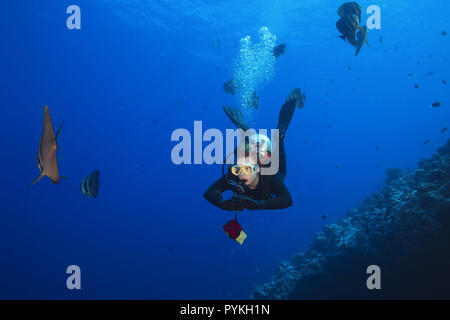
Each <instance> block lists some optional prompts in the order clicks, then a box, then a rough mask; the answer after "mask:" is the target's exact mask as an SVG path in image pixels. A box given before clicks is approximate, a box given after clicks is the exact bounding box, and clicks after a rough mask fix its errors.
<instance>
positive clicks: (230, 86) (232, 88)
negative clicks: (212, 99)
mask: <svg viewBox="0 0 450 320" xmlns="http://www.w3.org/2000/svg"><path fill="white" fill-rule="evenodd" d="M236 89H237V87H236V84H235V83H234V81H233V79H230V80H228V81H227V82H225V83H224V84H223V91H225V92H226V93H229V94H231V95H234V94H235V93H236Z"/></svg>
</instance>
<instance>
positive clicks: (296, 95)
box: [286, 88, 306, 109]
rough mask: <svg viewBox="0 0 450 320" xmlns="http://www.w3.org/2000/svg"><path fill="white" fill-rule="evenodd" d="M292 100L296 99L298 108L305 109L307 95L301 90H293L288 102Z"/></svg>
mask: <svg viewBox="0 0 450 320" xmlns="http://www.w3.org/2000/svg"><path fill="white" fill-rule="evenodd" d="M292 99H296V102H295V106H296V107H297V108H300V109H303V108H304V107H305V100H306V95H305V93H302V91H301V90H300V88H295V89H294V90H292V91H291V92H290V93H289V95H288V97H287V98H286V101H288V100H292Z"/></svg>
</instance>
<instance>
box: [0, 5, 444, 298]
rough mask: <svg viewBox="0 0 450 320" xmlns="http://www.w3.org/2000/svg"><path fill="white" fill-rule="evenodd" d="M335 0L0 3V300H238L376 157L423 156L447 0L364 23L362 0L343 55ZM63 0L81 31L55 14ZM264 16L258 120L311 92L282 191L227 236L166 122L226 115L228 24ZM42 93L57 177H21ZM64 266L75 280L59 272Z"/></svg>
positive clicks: (299, 116) (439, 115)
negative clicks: (354, 41)
mask: <svg viewBox="0 0 450 320" xmlns="http://www.w3.org/2000/svg"><path fill="white" fill-rule="evenodd" d="M342 2H343V1H331V0H321V1H316V0H314V1H313V0H309V1H292V0H283V1H281V0H278V1H265V0H264V1H259V0H258V1H257V0H254V1H244V2H243V1H235V0H229V1H226V2H225V1H208V2H207V3H208V4H207V3H206V1H200V0H192V1H169V0H166V1H149V0H145V1H137V0H135V1H131V0H129V1H125V0H122V1H119V0H108V1H87V0H76V1H51V0H45V1H44V0H41V1H35V0H28V1H13V0H6V1H2V2H1V4H0V15H1V19H0V27H1V28H0V30H1V35H2V37H1V43H2V49H1V50H0V88H1V89H0V94H1V105H2V107H1V110H2V125H1V126H0V147H1V150H2V151H1V160H0V163H1V168H2V170H1V176H2V179H1V192H0V211H1V219H0V298H3V299H5V298H8V299H10V298H20V299H22V298H25V299H35V298H40V299H53V298H56V299H71V298H74V299H78V298H87V299H109V298H113V299H121V298H124V299H129V298H138V299H247V298H248V297H249V295H250V294H251V292H252V284H254V283H261V282H264V281H267V280H268V279H269V278H270V276H271V275H272V274H273V272H274V271H275V270H276V267H277V265H278V264H279V262H280V261H281V260H285V259H289V258H290V257H291V256H293V255H294V254H295V253H297V252H300V251H304V250H306V249H307V248H308V246H309V244H310V242H311V240H312V236H313V234H314V233H316V232H319V231H320V230H321V227H322V226H323V224H324V223H333V222H336V221H337V220H338V219H339V218H340V217H343V216H344V215H345V213H346V211H347V210H349V209H350V208H352V207H357V206H358V205H359V204H360V202H361V201H362V200H363V199H364V198H366V197H367V196H370V195H371V194H372V193H374V192H376V191H377V190H378V189H379V188H380V187H381V186H382V185H383V180H384V178H385V174H384V170H385V169H386V168H388V167H399V168H402V169H407V168H415V167H416V163H417V161H418V160H419V159H421V158H424V157H428V156H430V155H431V154H433V153H434V152H435V150H436V148H437V147H438V146H440V145H442V144H443V143H444V142H445V141H446V139H448V133H445V134H442V133H441V129H442V128H444V127H445V126H448V125H450V109H449V106H450V94H449V92H450V91H449V89H448V85H445V84H443V83H442V80H444V79H445V80H447V81H450V66H449V60H448V59H450V57H448V53H449V52H450V51H449V49H450V42H449V41H450V35H447V36H443V35H441V31H443V30H447V31H448V30H449V29H450V25H449V20H448V17H447V13H448V12H449V11H450V2H448V1H444V0H434V1H432V2H430V1H429V2H424V1H419V0H397V1H395V4H394V3H392V1H387V0H377V1H359V3H360V4H361V6H362V7H363V21H364V20H365V19H366V18H367V16H368V15H367V14H365V9H366V8H367V7H368V6H369V5H371V4H377V5H379V6H380V8H381V13H382V21H381V30H370V31H369V38H368V40H369V43H370V48H369V47H366V46H364V47H363V48H362V50H361V52H360V54H359V55H358V56H357V57H355V55H354V50H353V49H352V48H351V47H350V46H349V45H348V44H345V43H344V42H343V41H342V40H341V39H339V38H338V37H337V35H338V32H337V30H336V27H335V23H336V21H337V19H338V16H337V14H336V9H337V7H338V6H339V4H341V3H342ZM71 4H76V5H78V6H79V7H80V8H81V30H68V29H67V27H66V19H67V17H68V16H69V15H68V14H66V8H67V7H68V6H69V5H71ZM262 26H266V27H268V29H269V30H270V32H271V33H272V34H274V35H276V37H277V41H278V43H287V44H288V46H287V52H286V54H285V55H283V56H282V57H280V58H279V59H278V60H277V61H276V65H275V74H274V76H273V77H272V79H271V80H270V81H269V82H268V83H266V84H265V85H264V86H262V87H261V88H260V90H259V91H258V95H259V97H260V105H259V109H258V110H257V111H256V112H255V115H254V116H255V118H254V123H256V127H257V128H269V129H270V128H273V127H274V126H275V125H276V118H277V116H278V111H279V108H280V106H281V104H282V103H283V102H284V100H285V98H286V97H287V95H288V93H289V92H290V91H291V90H292V89H293V88H295V87H300V88H301V89H302V91H304V92H305V93H306V98H307V100H306V102H305V108H304V109H298V110H297V111H296V113H295V115H294V118H293V120H292V122H291V126H290V128H289V131H288V133H287V138H286V141H285V142H286V149H287V161H288V174H287V178H286V180H285V183H286V185H287V187H288V188H289V190H290V192H291V195H292V198H293V202H294V204H293V206H292V207H290V208H288V209H284V210H270V211H247V212H244V213H242V214H241V215H240V216H239V221H240V223H241V224H242V226H243V227H244V230H245V232H246V233H247V235H248V238H247V239H246V240H245V242H244V245H242V246H240V245H239V244H237V243H236V242H234V241H232V240H230V239H229V238H228V237H227V236H226V235H225V233H224V232H223V230H222V226H223V224H224V223H225V222H226V221H228V220H229V219H231V218H233V215H234V214H233V213H230V212H225V211H222V210H220V209H218V208H216V207H213V206H212V205H211V204H209V203H208V202H207V201H206V200H205V199H204V198H203V196H202V194H203V192H204V191H205V190H206V189H207V188H208V187H209V186H210V185H211V184H212V183H213V182H214V181H216V179H218V178H219V177H220V174H221V168H220V166H219V165H206V164H201V165H181V166H176V165H174V164H173V163H172V161H171V157H170V153H171V150H172V148H173V147H174V145H175V144H176V143H175V142H172V141H171V140H170V136H171V133H172V132H173V131H174V130H175V129H177V128H186V129H188V130H189V131H191V132H193V126H194V120H201V121H203V130H206V129H208V128H218V129H220V130H223V131H225V129H227V128H233V125H232V123H231V122H230V121H229V120H228V119H227V118H226V116H225V114H224V113H223V111H222V105H234V106H238V105H239V100H238V98H237V97H233V96H231V95H227V94H226V93H225V92H224V91H223V90H222V84H223V83H224V82H225V81H226V80H228V79H229V78H230V77H231V75H232V73H233V63H234V61H235V59H236V57H237V56H238V54H239V40H240V39H241V38H242V37H244V36H246V35H251V36H252V38H254V39H257V32H258V30H259V28H260V27H262ZM380 36H383V42H380V41H379V37H380ZM216 39H220V47H219V48H215V47H214V41H215V40H216ZM418 62H420V65H419V64H418ZM349 66H351V70H349V69H348V67H349ZM216 68H219V69H218V71H217V69H216ZM430 71H435V74H434V75H431V76H429V77H423V75H424V74H426V73H427V72H430ZM408 73H413V74H414V75H413V76H412V77H409V76H408ZM332 79H334V80H335V81H334V83H332V82H331V80H332ZM415 83H418V84H419V85H420V87H419V88H418V89H415V88H414V84H415ZM354 87H355V88H356V90H354ZM435 101H440V102H441V103H442V106H441V107H440V108H432V107H431V103H433V102H435ZM45 104H47V105H48V106H49V108H50V113H51V116H52V120H53V124H54V126H55V127H57V126H58V125H59V123H60V122H61V121H62V120H65V123H64V127H63V128H62V131H61V134H60V137H59V139H58V142H59V146H60V149H61V156H62V159H61V160H60V161H59V170H60V174H61V175H63V176H67V177H68V179H67V180H61V181H60V183H59V184H58V185H55V184H53V183H52V182H51V181H50V180H49V179H48V178H46V177H45V178H43V179H42V180H41V181H39V182H37V183H36V184H35V185H34V186H32V187H30V183H31V182H32V181H34V179H36V178H37V177H38V175H39V169H38V167H37V163H36V152H37V147H38V143H39V137H40V133H41V127H42V112H43V106H44V105H45ZM328 125H332V127H331V128H329V127H328ZM426 139H430V142H429V143H428V144H424V141H425V140H426ZM304 140H307V141H308V143H304ZM376 146H380V147H381V150H377V149H376ZM377 164H380V165H381V167H380V168H378V167H377V166H376V165H377ZM336 165H338V166H339V168H338V169H337V168H336ZM95 169H99V170H100V172H101V187H100V194H99V197H98V198H97V199H91V198H83V197H82V195H81V193H80V191H79V184H80V182H81V180H82V179H83V178H85V177H86V176H87V175H88V174H89V173H90V172H92V171H93V170H95ZM323 213H326V214H327V215H328V218H327V219H326V220H325V221H322V220H321V215H322V214H323ZM72 264H75V265H78V266H80V268H81V272H82V273H81V274H82V280H81V285H82V289H81V290H68V289H67V288H66V279H67V277H68V275H67V274H66V268H67V266H69V265H72Z"/></svg>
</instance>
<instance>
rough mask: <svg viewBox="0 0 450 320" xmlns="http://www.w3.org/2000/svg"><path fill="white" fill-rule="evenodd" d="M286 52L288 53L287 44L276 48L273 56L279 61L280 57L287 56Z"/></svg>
mask: <svg viewBox="0 0 450 320" xmlns="http://www.w3.org/2000/svg"><path fill="white" fill-rule="evenodd" d="M285 52H286V44H285V43H283V44H280V45H278V46H276V47H274V48H273V50H272V54H273V56H274V57H275V59H278V58H279V57H280V56H282V55H283V54H285Z"/></svg>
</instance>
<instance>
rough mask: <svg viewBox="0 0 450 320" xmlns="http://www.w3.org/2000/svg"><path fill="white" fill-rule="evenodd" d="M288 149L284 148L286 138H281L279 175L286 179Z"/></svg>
mask: <svg viewBox="0 0 450 320" xmlns="http://www.w3.org/2000/svg"><path fill="white" fill-rule="evenodd" d="M286 169H287V167H286V151H285V149H284V139H280V154H279V167H278V173H277V175H278V176H279V177H280V178H281V180H284V178H286V173H287V171H286Z"/></svg>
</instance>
